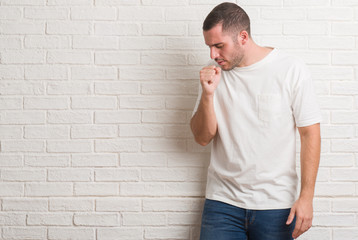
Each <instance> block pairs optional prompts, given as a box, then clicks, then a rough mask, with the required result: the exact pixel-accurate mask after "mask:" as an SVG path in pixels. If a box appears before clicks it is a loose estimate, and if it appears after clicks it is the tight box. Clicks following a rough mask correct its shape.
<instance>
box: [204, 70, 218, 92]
mask: <svg viewBox="0 0 358 240" xmlns="http://www.w3.org/2000/svg"><path fill="white" fill-rule="evenodd" d="M220 76H221V68H219V67H215V66H208V67H204V68H203V69H201V71H200V83H201V86H202V88H203V93H205V94H207V95H213V94H214V92H215V89H216V88H217V86H218V85H219V82H220Z"/></svg>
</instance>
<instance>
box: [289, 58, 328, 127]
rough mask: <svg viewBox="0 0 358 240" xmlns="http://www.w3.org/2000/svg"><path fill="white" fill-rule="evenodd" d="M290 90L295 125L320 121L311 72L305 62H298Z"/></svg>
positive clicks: (301, 125) (299, 125)
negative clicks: (294, 79)
mask: <svg viewBox="0 0 358 240" xmlns="http://www.w3.org/2000/svg"><path fill="white" fill-rule="evenodd" d="M295 76H296V77H295V78H296V81H295V82H294V86H293V90H292V105H291V107H292V110H293V115H294V118H295V122H296V126H297V127H306V126H310V125H313V124H316V123H319V122H321V121H322V116H321V112H320V109H319V105H318V101H317V96H316V93H315V89H314V86H313V82H312V78H311V74H310V72H309V70H308V68H307V66H306V65H305V64H303V63H302V64H299V67H298V70H297V72H296V73H295Z"/></svg>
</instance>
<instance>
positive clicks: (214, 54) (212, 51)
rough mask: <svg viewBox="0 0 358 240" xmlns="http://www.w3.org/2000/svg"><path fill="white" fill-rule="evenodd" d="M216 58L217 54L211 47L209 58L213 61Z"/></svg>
mask: <svg viewBox="0 0 358 240" xmlns="http://www.w3.org/2000/svg"><path fill="white" fill-rule="evenodd" d="M218 56H219V53H218V51H217V49H215V47H211V48H210V58H211V59H215V58H217V57H218Z"/></svg>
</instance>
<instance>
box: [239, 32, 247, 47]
mask: <svg viewBox="0 0 358 240" xmlns="http://www.w3.org/2000/svg"><path fill="white" fill-rule="evenodd" d="M238 40H239V41H240V43H241V45H245V44H246V43H247V41H248V40H249V33H248V32H247V31H245V30H242V31H241V32H240V33H239V35H238Z"/></svg>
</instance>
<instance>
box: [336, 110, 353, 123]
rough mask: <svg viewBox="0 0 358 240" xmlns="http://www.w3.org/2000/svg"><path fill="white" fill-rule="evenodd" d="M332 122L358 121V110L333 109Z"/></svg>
mask: <svg viewBox="0 0 358 240" xmlns="http://www.w3.org/2000/svg"><path fill="white" fill-rule="evenodd" d="M332 123H338V124H340V123H344V124H349V123H353V124H354V123H358V111H333V112H332Z"/></svg>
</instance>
